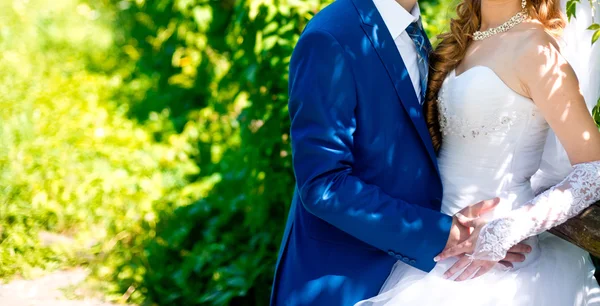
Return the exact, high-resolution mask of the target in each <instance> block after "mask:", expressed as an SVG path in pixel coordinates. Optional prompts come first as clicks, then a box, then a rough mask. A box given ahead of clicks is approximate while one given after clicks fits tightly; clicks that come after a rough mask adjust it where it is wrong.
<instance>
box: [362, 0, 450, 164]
mask: <svg viewBox="0 0 600 306" xmlns="http://www.w3.org/2000/svg"><path fill="white" fill-rule="evenodd" d="M352 1H353V2H354V6H355V7H356V9H357V10H358V13H359V15H360V17H361V19H362V28H363V30H364V31H365V33H366V34H367V36H368V37H369V40H370V41H371V44H372V45H373V48H374V49H375V51H376V52H377V54H378V55H379V59H380V60H381V61H382V62H383V65H384V66H385V69H386V70H387V73H388V76H389V77H390V79H391V80H392V82H393V84H394V88H395V90H396V94H397V95H398V98H399V99H400V102H401V103H402V105H403V106H404V109H405V110H406V112H407V113H408V116H409V117H410V119H411V121H412V123H413V125H414V126H415V128H416V130H417V132H418V133H419V136H420V137H421V140H422V142H423V144H424V145H425V147H426V149H427V152H428V154H429V157H430V158H431V161H432V162H433V164H434V166H435V168H436V169H437V170H439V169H438V165H437V161H436V156H435V150H434V148H433V144H432V142H431V136H430V135H429V132H428V130H427V125H426V124H425V118H424V113H423V108H422V106H421V105H420V104H419V100H418V98H417V95H416V93H415V89H414V87H413V85H412V81H411V79H410V76H409V74H408V70H407V69H406V66H405V65H404V61H403V60H402V57H401V56H400V53H399V52H398V49H397V47H396V44H395V42H394V39H393V38H392V36H391V35H390V33H389V31H388V29H387V28H386V26H385V23H384V22H383V18H382V17H381V15H380V14H379V12H378V11H377V8H376V7H375V4H373V1H372V0H352ZM428 43H429V42H428Z"/></svg>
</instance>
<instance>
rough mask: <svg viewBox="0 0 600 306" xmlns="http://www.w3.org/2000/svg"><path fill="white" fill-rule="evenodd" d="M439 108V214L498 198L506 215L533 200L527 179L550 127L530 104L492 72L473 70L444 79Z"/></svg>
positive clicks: (537, 161) (535, 165)
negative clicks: (440, 178)
mask: <svg viewBox="0 0 600 306" xmlns="http://www.w3.org/2000/svg"><path fill="white" fill-rule="evenodd" d="M438 108H439V121H440V127H441V132H442V137H443V139H442V148H441V150H440V152H439V158H438V163H439V165H440V171H441V176H442V182H443V184H444V197H443V204H442V211H443V212H445V213H448V214H454V213H456V212H458V211H459V210H460V209H462V208H463V207H466V206H468V205H471V204H473V203H476V202H477V201H481V200H486V199H490V198H493V197H496V196H499V197H501V198H503V200H504V201H503V203H504V205H505V207H504V208H505V209H497V210H498V211H506V210H510V209H512V208H513V207H516V206H518V205H519V204H523V203H525V202H526V201H528V200H531V199H532V198H533V191H532V190H531V185H530V181H529V179H530V178H531V176H532V175H533V174H534V173H535V172H536V171H537V170H538V168H539V164H540V161H541V157H542V153H543V149H544V144H545V141H546V137H547V133H548V129H549V127H548V124H547V122H546V120H545V119H544V118H543V116H542V114H541V113H540V112H539V110H538V108H537V106H536V105H535V104H534V103H533V101H532V100H531V99H528V98H526V97H524V96H521V95H519V94H518V93H516V92H515V91H513V90H512V89H511V88H509V87H508V86H507V85H506V84H505V83H504V82H503V81H502V80H501V79H500V77H499V76H498V75H496V73H495V72H494V71H493V70H491V69H490V68H488V67H485V66H475V67H473V68H471V69H469V70H467V71H465V72H464V73H462V74H460V75H458V76H457V75H456V73H455V72H454V71H452V72H451V73H450V74H449V75H448V77H447V78H446V80H445V81H444V84H443V86H442V89H441V90H440V94H439V99H438Z"/></svg>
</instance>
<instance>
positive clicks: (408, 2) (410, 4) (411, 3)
mask: <svg viewBox="0 0 600 306" xmlns="http://www.w3.org/2000/svg"><path fill="white" fill-rule="evenodd" d="M396 2H398V4H400V6H402V7H403V8H404V9H405V10H406V11H407V12H409V13H410V12H412V10H413V8H414V7H415V5H416V4H417V0H396Z"/></svg>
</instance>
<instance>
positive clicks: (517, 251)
mask: <svg viewBox="0 0 600 306" xmlns="http://www.w3.org/2000/svg"><path fill="white" fill-rule="evenodd" d="M530 252H531V246H529V245H527V244H525V243H519V244H517V245H515V246H513V247H512V248H511V249H510V250H509V251H508V254H507V255H506V257H505V258H504V259H503V260H501V261H500V262H496V261H489V260H474V259H472V258H471V257H469V256H467V255H465V254H461V255H459V256H458V261H457V262H456V263H454V265H452V267H450V269H448V271H446V272H445V273H444V278H446V279H449V278H451V277H452V276H454V275H455V274H456V273H458V272H459V271H461V270H462V269H464V268H465V267H467V266H468V268H467V269H465V271H463V273H461V274H460V275H458V276H457V277H456V279H455V281H464V280H467V279H469V278H471V279H473V278H477V277H479V276H481V275H484V274H485V273H487V272H488V271H490V270H491V269H492V268H493V267H494V266H495V265H496V263H499V264H501V265H503V266H504V267H506V268H507V269H511V268H513V263H515V262H523V261H525V255H524V254H526V253H530ZM473 274H475V275H473ZM471 276H473V277H471Z"/></svg>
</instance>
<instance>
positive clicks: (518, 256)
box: [434, 198, 531, 281]
mask: <svg viewBox="0 0 600 306" xmlns="http://www.w3.org/2000/svg"><path fill="white" fill-rule="evenodd" d="M499 202H500V199H499V198H494V199H491V200H486V201H481V202H479V203H477V204H474V205H472V206H469V207H466V208H464V209H463V210H461V211H460V212H458V213H457V214H456V215H454V216H453V217H452V227H451V229H450V236H449V237H448V242H447V243H446V247H445V248H444V250H443V251H442V253H440V254H439V255H438V256H436V257H435V258H434V261H436V262H437V261H441V260H444V259H446V258H450V257H457V258H458V261H457V262H456V263H455V264H454V265H452V267H450V269H448V271H446V272H445V273H444V277H445V278H447V279H449V278H451V277H452V276H454V275H455V274H457V273H458V272H459V271H461V270H462V269H464V271H463V272H462V273H461V274H460V275H458V276H457V277H456V278H455V281H464V280H468V279H472V278H476V277H479V276H481V275H484V274H485V273H487V272H488V271H490V270H491V269H492V268H493V267H494V266H495V265H496V264H497V263H500V264H502V265H504V266H505V267H506V268H508V269H510V268H512V267H513V263H516V262H523V261H525V254H527V253H529V252H531V246H529V245H527V244H525V243H519V244H517V245H515V246H513V247H512V248H511V249H509V251H508V253H507V255H506V257H505V258H504V259H502V260H501V261H499V262H496V261H489V260H478V259H473V258H470V257H469V256H468V255H470V254H473V252H474V250H475V247H476V243H477V238H478V237H479V232H480V231H481V229H482V228H483V226H485V225H486V224H487V220H485V219H484V218H480V216H482V215H483V214H485V213H486V212H489V211H492V210H493V209H494V208H495V207H496V206H497V205H498V203H499ZM465 267H466V269H465Z"/></svg>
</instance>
